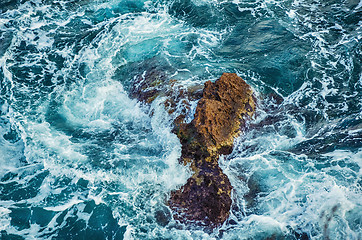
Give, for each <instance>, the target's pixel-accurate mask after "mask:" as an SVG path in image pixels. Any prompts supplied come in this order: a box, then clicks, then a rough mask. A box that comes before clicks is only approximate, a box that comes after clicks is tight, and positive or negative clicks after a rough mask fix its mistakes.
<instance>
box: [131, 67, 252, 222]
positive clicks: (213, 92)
mask: <svg viewBox="0 0 362 240" xmlns="http://www.w3.org/2000/svg"><path fill="white" fill-rule="evenodd" d="M174 83H175V81H172V80H171V81H169V82H168V83H167V81H166V78H165V77H164V76H163V75H159V74H157V73H156V72H152V71H151V72H150V73H149V76H147V75H143V76H142V78H139V79H138V80H137V81H136V85H135V87H134V88H133V90H132V92H131V96H132V97H137V98H138V99H139V100H140V101H143V102H146V103H151V102H152V101H153V100H154V99H155V98H156V97H158V96H166V97H167V98H166V99H167V100H166V101H165V103H164V104H165V107H166V109H167V110H168V112H169V113H170V114H172V113H173V112H174V111H175V109H176V105H177V102H178V101H180V100H181V99H183V100H182V101H184V102H183V105H184V109H185V112H186V111H188V110H189V103H188V100H195V99H197V98H201V99H200V100H199V102H198V104H197V107H196V112H195V115H194V119H193V120H192V121H191V122H190V123H184V118H185V115H186V113H182V114H181V115H179V116H178V117H176V118H175V120H174V133H175V134H177V136H178V138H179V139H180V141H181V144H182V154H181V159H180V162H181V163H183V164H185V165H187V164H189V165H190V167H191V169H192V171H193V172H194V174H193V175H192V176H191V177H190V178H189V179H188V180H187V183H186V184H185V185H184V186H182V187H181V188H180V189H179V190H176V191H173V192H172V193H171V196H170V199H169V200H168V204H169V206H170V207H171V209H172V210H173V211H174V218H175V219H176V220H179V221H180V222H182V223H189V222H194V223H196V224H201V225H206V226H209V227H214V226H218V225H220V224H222V223H223V222H224V221H225V220H226V219H227V218H228V216H229V212H230V206H231V203H232V201H231V190H232V186H231V184H230V181H229V179H228V177H227V176H226V175H225V174H224V173H223V172H222V170H221V168H220V167H219V165H218V160H219V156H220V155H221V154H224V155H226V154H230V153H231V151H232V148H233V142H234V138H235V137H237V136H238V135H239V134H240V132H241V130H242V128H243V127H244V126H245V121H246V120H247V119H248V118H250V117H252V116H253V114H254V111H255V101H254V98H253V92H252V90H251V88H250V86H249V85H248V84H247V83H246V82H245V81H244V80H243V79H242V78H240V77H238V76H237V75H236V74H235V73H224V74H223V75H222V76H221V77H220V78H219V79H218V80H217V81H216V82H215V83H212V82H211V81H208V82H206V83H205V85H204V89H203V91H202V95H201V94H200V91H198V90H197V89H192V90H191V91H188V90H187V89H182V88H180V87H174Z"/></svg>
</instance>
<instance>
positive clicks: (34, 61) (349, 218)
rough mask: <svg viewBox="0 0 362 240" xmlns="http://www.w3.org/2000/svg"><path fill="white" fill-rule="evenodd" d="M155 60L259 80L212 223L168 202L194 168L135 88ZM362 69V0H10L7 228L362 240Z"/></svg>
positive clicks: (0, 186) (48, 235)
mask: <svg viewBox="0 0 362 240" xmlns="http://www.w3.org/2000/svg"><path fill="white" fill-rule="evenodd" d="M150 69H156V70H157V71H159V72H160V73H161V72H162V73H164V74H166V76H167V78H168V79H176V80H177V81H178V84H179V85H181V86H185V87H187V86H200V85H201V86H202V85H203V83H204V82H206V81H208V80H211V81H215V80H216V79H217V78H218V77H220V76H221V74H222V73H223V72H236V73H237V74H238V75H239V76H241V77H242V78H243V79H245V81H246V82H247V83H248V84H250V85H251V86H252V88H253V89H254V91H255V94H256V98H257V99H258V111H257V114H256V116H255V118H254V119H253V120H252V121H251V122H250V123H249V124H248V126H247V128H246V129H245V131H244V133H243V134H242V135H241V136H240V137H239V138H238V139H236V140H235V145H234V150H233V152H232V154H231V155H228V156H221V157H220V165H221V167H222V169H223V170H224V172H225V173H226V174H227V175H228V177H229V179H230V181H231V183H232V186H233V188H234V191H233V193H232V199H233V205H232V209H231V213H230V217H229V219H228V221H226V222H225V223H224V224H223V225H222V226H220V227H219V228H216V229H214V230H213V231H210V230H205V229H203V228H201V227H197V226H183V225H181V224H179V223H177V222H175V221H174V220H173V218H172V213H171V212H170V209H169V207H168V206H167V205H166V201H167V199H168V197H169V195H170V192H171V191H172V190H175V189H177V188H179V187H181V186H182V185H183V184H185V183H186V180H187V179H188V177H189V176H191V172H190V170H189V169H188V167H186V166H183V165H180V164H179V163H178V158H179V157H180V156H181V144H180V142H179V139H178V138H177V137H176V135H174V134H173V133H172V132H171V129H172V121H173V118H174V117H175V116H174V115H169V114H168V113H167V111H166V110H165V109H164V105H163V104H162V101H163V100H164V99H161V98H157V99H156V100H155V101H154V102H153V103H152V104H151V105H147V104H142V103H140V102H138V101H137V100H136V99H132V98H130V97H129V92H130V89H131V88H132V83H134V81H135V79H136V78H137V76H140V75H142V74H144V73H145V72H147V71H149V70H150ZM361 69H362V1H360V0H232V1H228V0H94V1H92V0H0V239H1V240H7V239H29V240H30V239H86V240H93V239H126V240H128V239H180V240H183V239H225V240H226V239H303V240H305V239H330V240H332V239H336V240H342V239H350V240H359V239H362V73H361V72H362V71H361ZM192 106H193V108H195V106H196V102H193V103H192ZM191 117H192V116H191Z"/></svg>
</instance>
